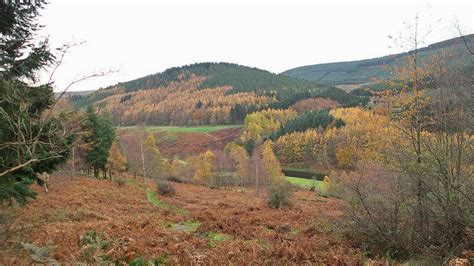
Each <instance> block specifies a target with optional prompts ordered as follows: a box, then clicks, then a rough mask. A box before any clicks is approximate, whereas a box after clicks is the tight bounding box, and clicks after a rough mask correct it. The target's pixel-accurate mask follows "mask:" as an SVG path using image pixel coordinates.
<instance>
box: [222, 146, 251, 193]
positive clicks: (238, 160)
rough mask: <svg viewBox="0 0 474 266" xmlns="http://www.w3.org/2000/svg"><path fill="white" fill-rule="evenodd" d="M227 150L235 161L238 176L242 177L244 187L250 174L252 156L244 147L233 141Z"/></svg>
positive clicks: (241, 181) (241, 182) (241, 183)
mask: <svg viewBox="0 0 474 266" xmlns="http://www.w3.org/2000/svg"><path fill="white" fill-rule="evenodd" d="M226 152H227V153H228V154H229V155H230V156H231V158H232V160H233V161H234V164H235V168H236V169H237V177H238V178H240V186H241V187H243V186H244V183H245V180H246V179H248V177H249V176H250V173H249V171H250V169H249V167H250V158H249V155H248V153H247V151H246V150H245V148H244V147H242V146H240V145H237V144H236V143H234V142H231V143H229V144H228V145H227V147H226Z"/></svg>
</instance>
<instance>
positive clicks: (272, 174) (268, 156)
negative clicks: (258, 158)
mask: <svg viewBox="0 0 474 266" xmlns="http://www.w3.org/2000/svg"><path fill="white" fill-rule="evenodd" d="M261 153H262V161H263V169H264V171H265V174H266V178H267V180H268V181H269V182H272V181H279V180H280V179H283V173H282V170H281V166H280V162H279V161H278V159H277V157H276V156H275V154H274V153H273V142H272V141H271V140H267V141H265V142H264V143H263V144H262V147H261Z"/></svg>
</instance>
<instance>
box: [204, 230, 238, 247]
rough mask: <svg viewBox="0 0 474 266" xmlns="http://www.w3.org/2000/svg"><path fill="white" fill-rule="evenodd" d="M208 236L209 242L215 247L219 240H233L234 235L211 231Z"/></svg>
mask: <svg viewBox="0 0 474 266" xmlns="http://www.w3.org/2000/svg"><path fill="white" fill-rule="evenodd" d="M207 238H209V244H210V245H211V246H212V247H214V246H216V245H217V244H219V242H222V241H229V240H232V238H233V237H232V236H230V235H226V234H222V233H216V232H209V233H208V234H207Z"/></svg>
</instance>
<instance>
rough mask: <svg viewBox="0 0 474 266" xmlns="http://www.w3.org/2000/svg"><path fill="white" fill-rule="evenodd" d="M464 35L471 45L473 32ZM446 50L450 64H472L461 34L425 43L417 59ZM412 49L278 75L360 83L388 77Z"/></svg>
mask: <svg viewBox="0 0 474 266" xmlns="http://www.w3.org/2000/svg"><path fill="white" fill-rule="evenodd" d="M464 38H465V39H466V41H467V42H468V44H469V45H470V47H473V46H474V34H470V35H467V36H465V37H464ZM448 50H449V51H450V52H451V53H450V54H451V55H450V57H449V61H450V62H449V63H450V64H454V65H457V66H460V67H463V66H467V65H470V64H473V58H472V57H473V56H470V54H469V52H468V51H467V49H466V46H465V44H464V41H463V40H462V38H461V37H456V38H453V39H449V40H445V41H441V42H437V43H434V44H431V45H428V46H427V47H423V48H420V49H418V52H419V55H420V58H421V59H422V60H426V59H428V58H429V57H430V56H431V55H435V54H440V53H441V52H442V51H448ZM412 52H413V51H410V52H407V53H400V54H393V55H387V56H382V57H377V58H372V59H364V60H357V61H347V62H336V63H325V64H315V65H308V66H302V67H297V68H293V69H289V70H286V71H284V72H283V73H281V74H283V75H287V76H289V77H294V78H298V79H301V80H306V81H312V82H315V83H319V84H325V85H339V84H363V83H368V82H371V81H372V80H373V79H386V78H390V77H391V73H390V68H391V67H393V66H396V65H401V64H403V63H404V62H405V60H406V59H407V56H408V55H409V54H410V53H412Z"/></svg>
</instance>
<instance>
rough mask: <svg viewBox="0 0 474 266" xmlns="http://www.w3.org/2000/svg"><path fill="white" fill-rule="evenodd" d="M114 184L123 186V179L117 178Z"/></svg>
mask: <svg viewBox="0 0 474 266" xmlns="http://www.w3.org/2000/svg"><path fill="white" fill-rule="evenodd" d="M114 182H115V184H117V185H119V186H124V185H125V179H124V178H123V177H117V178H115V179H114Z"/></svg>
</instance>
